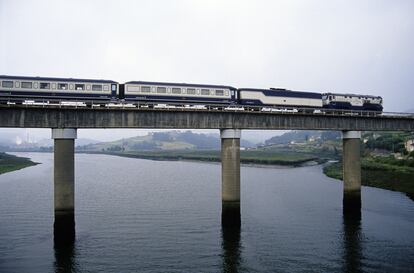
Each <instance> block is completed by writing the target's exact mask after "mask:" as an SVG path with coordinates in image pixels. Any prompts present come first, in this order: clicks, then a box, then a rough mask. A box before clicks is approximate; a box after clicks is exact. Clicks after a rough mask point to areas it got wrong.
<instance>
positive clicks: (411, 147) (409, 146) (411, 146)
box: [405, 139, 414, 153]
mask: <svg viewBox="0 0 414 273" xmlns="http://www.w3.org/2000/svg"><path fill="white" fill-rule="evenodd" d="M405 149H406V150H407V151H408V152H409V153H410V152H413V151H414V139H410V140H407V141H406V142H405Z"/></svg>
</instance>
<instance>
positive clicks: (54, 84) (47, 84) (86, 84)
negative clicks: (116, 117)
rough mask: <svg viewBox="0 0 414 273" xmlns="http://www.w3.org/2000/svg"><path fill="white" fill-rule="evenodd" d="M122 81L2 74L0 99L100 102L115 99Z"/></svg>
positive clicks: (9, 100)
mask: <svg viewBox="0 0 414 273" xmlns="http://www.w3.org/2000/svg"><path fill="white" fill-rule="evenodd" d="M117 93H118V83H117V82H115V81H111V80H91V79H72V78H45V77H20V76H0V101H2V102H3V103H4V102H15V103H22V102H24V101H28V100H31V101H35V102H60V101H75V102H92V101H93V102H97V103H106V102H110V101H111V100H115V99H116V97H117Z"/></svg>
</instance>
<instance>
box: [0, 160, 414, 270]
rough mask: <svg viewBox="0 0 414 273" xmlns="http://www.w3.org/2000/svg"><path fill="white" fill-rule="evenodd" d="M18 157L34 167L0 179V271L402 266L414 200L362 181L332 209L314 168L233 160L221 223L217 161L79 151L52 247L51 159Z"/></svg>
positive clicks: (411, 248)
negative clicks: (234, 218)
mask: <svg viewBox="0 0 414 273" xmlns="http://www.w3.org/2000/svg"><path fill="white" fill-rule="evenodd" d="M19 155H22V156H28V157H30V158H32V159H33V160H34V161H37V162H41V163H42V164H40V165H37V166H33V167H30V168H26V169H23V170H20V171H16V172H12V173H7V174H4V175H0V272H19V273H21V272H42V273H43V272H351V271H353V272H414V217H413V216H414V202H413V201H411V200H410V199H409V198H407V197H406V196H405V195H404V194H401V193H398V192H391V191H385V190H381V189H376V188H369V187H363V188H362V199H363V200H362V211H361V214H360V215H358V214H356V215H351V217H344V216H343V214H342V183H340V182H338V181H335V180H333V179H331V178H327V177H325V176H324V175H323V174H322V172H321V167H320V166H310V167H302V168H259V167H242V170H241V175H242V182H241V183H242V185H241V191H242V192H241V194H242V197H241V198H242V202H241V204H242V205H241V223H242V224H241V227H240V228H237V227H235V228H222V226H221V199H220V193H221V174H220V171H221V169H220V165H219V164H207V163H196V162H171V161H150V160H142V159H133V158H122V157H115V156H107V155H87V154H79V155H76V186H75V188H76V218H75V221H76V226H75V230H76V235H75V236H74V237H73V238H71V236H67V235H64V236H59V234H57V235H56V234H55V236H58V238H61V239H62V238H63V239H65V240H66V241H65V240H64V241H65V242H64V243H59V241H58V242H56V241H55V242H54V240H53V221H54V219H53V155H52V154H41V153H24V154H23V153H22V154H19ZM69 226H70V225H69ZM69 228H70V227H69ZM66 234H67V233H66Z"/></svg>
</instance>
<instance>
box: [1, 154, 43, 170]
mask: <svg viewBox="0 0 414 273" xmlns="http://www.w3.org/2000/svg"><path fill="white" fill-rule="evenodd" d="M38 164H40V163H38V162H33V161H31V160H30V158H27V157H20V156H15V155H11V154H8V153H7V152H0V175H2V174H4V173H9V172H14V171H18V170H21V169H24V168H27V167H31V166H36V165H38Z"/></svg>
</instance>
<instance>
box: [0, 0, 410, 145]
mask: <svg viewBox="0 0 414 273" xmlns="http://www.w3.org/2000/svg"><path fill="white" fill-rule="evenodd" d="M413 14H414V1H412V0H406V1H404V0H395V1H388V0H364V1H360V0H355V1H349V0H346V1H339V0H330V1H325V0H303V1H299V0H285V1H260V0H259V1H258V0H255V1H242V0H237V1H233V0H231V1H229V0H227V1H218V0H217V1H215V0H213V1H212V0H209V1H207V0H205V1H201V0H200V1H197V0H187V1H181V0H177V1H174V0H171V1H161V0H160V1H156V0H151V1H127V0H124V1H122V0H118V1H103V0H99V1H86V0H82V1H81V0H71V1H62V0H54V1H42V0H40V1H39V0H36V1H30V0H26V1H23V0H0V37H1V38H0V74H5V75H28V76H56V77H79V78H97V79H112V80H116V81H119V82H124V81H128V80H154V81H172V82H191V83H209V84H226V85H232V86H235V87H283V88H288V89H292V90H307V91H317V92H326V91H329V92H353V93H364V94H374V95H381V96H383V98H384V107H385V111H403V110H408V109H413V108H414V98H413V92H414V90H413V86H414V75H413V71H414V54H413V53H414V51H413V48H414V16H413ZM1 132H5V131H4V129H3V130H1V131H0V133H1ZM38 132H40V134H42V132H44V131H39V130H37V131H33V133H35V134H38ZM45 134H47V135H48V134H49V131H47V130H46V133H45ZM117 134H121V135H125V136H127V135H130V134H135V133H134V131H122V130H121V133H119V130H118V132H116V133H114V132H113V131H112V132H111V131H109V130H105V131H103V130H82V132H80V136H81V137H92V138H106V135H117Z"/></svg>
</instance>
